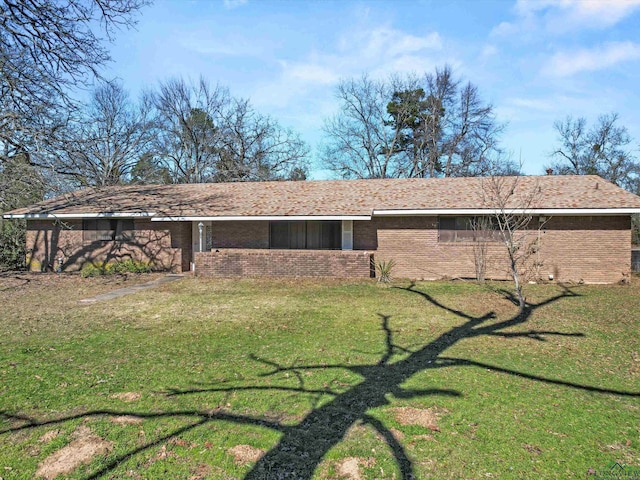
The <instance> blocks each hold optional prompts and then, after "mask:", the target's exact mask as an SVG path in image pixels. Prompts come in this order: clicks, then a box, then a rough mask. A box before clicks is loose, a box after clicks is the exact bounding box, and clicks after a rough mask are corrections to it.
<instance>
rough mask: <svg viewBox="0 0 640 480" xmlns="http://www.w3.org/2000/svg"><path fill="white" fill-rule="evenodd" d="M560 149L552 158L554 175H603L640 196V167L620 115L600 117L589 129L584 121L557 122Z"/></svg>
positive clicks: (556, 128) (556, 150)
mask: <svg viewBox="0 0 640 480" xmlns="http://www.w3.org/2000/svg"><path fill="white" fill-rule="evenodd" d="M554 128H555V130H556V132H557V133H558V143H559V145H558V146H557V148H556V149H555V150H554V151H553V153H552V154H551V157H552V158H553V159H554V163H553V164H552V165H551V168H553V170H554V172H555V173H558V174H570V175H600V176H601V177H603V178H606V179H607V180H610V181H611V182H613V183H615V184H616V185H618V186H620V187H623V188H626V189H627V190H629V191H632V192H634V193H640V163H638V159H637V158H636V156H635V155H634V154H633V153H632V151H631V149H630V148H629V146H630V144H631V142H632V140H631V136H630V135H629V132H628V131H627V128H626V127H624V126H621V125H619V124H618V114H616V113H611V114H608V115H601V116H600V117H598V121H597V122H596V123H595V124H594V125H593V126H592V127H591V128H589V127H588V126H587V121H586V120H585V119H584V118H576V119H574V118H573V117H570V116H569V117H567V118H566V119H564V120H563V121H559V122H556V123H555V124H554Z"/></svg>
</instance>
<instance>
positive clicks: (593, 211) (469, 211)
mask: <svg viewBox="0 0 640 480" xmlns="http://www.w3.org/2000/svg"><path fill="white" fill-rule="evenodd" d="M499 213H507V214H510V215H550V216H553V215H571V216H573V215H575V216H579V215H631V214H634V213H640V208H514V209H505V210H504V211H503V210H500V209H496V208H441V209H420V210H374V211H373V214H372V216H374V217H405V216H412V217H413V216H421V215H432V216H433V215H496V214H499Z"/></svg>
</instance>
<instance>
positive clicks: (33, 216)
mask: <svg viewBox="0 0 640 480" xmlns="http://www.w3.org/2000/svg"><path fill="white" fill-rule="evenodd" d="M154 215H155V212H98V213H7V214H4V215H3V216H2V218H5V219H7V220H10V219H24V220H47V219H65V220H73V219H83V218H140V217H142V218H145V217H153V216H154Z"/></svg>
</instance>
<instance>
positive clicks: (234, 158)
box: [214, 99, 308, 181]
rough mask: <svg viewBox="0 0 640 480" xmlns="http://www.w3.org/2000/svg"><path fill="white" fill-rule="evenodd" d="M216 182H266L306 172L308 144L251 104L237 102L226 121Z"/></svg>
mask: <svg viewBox="0 0 640 480" xmlns="http://www.w3.org/2000/svg"><path fill="white" fill-rule="evenodd" d="M220 141H221V149H220V150H219V159H218V161H217V164H216V173H215V177H214V178H215V180H216V181H264V180H278V179H285V178H290V177H291V176H292V175H293V176H295V175H298V174H299V173H300V171H304V168H305V165H304V160H305V158H306V155H307V153H308V148H307V146H306V144H305V143H304V142H303V141H302V140H301V139H300V136H299V135H297V134H296V133H294V132H292V131H291V130H286V129H284V128H282V127H281V126H280V125H279V124H278V122H276V121H275V120H274V119H273V118H271V117H268V116H264V115H261V114H259V113H257V112H256V111H255V110H254V109H253V107H252V106H251V104H250V103H249V101H248V100H243V99H234V100H232V101H231V105H230V107H229V109H228V112H227V114H226V115H225V118H224V124H223V128H222V134H221V140H220Z"/></svg>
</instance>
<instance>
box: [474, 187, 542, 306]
mask: <svg viewBox="0 0 640 480" xmlns="http://www.w3.org/2000/svg"><path fill="white" fill-rule="evenodd" d="M541 196H542V191H541V189H540V186H539V185H538V184H537V183H535V184H533V185H530V186H528V188H524V186H523V185H521V183H520V177H503V176H491V177H488V178H487V179H484V180H483V183H482V200H481V201H482V205H483V206H484V207H485V208H488V209H491V210H493V214H492V215H491V223H492V225H493V226H492V228H494V229H495V230H496V231H497V232H499V238H500V240H501V242H502V243H503V244H504V246H505V250H506V254H507V258H508V267H509V274H510V276H511V278H512V280H513V283H514V291H515V295H516V298H517V299H518V305H519V308H520V312H521V313H522V312H523V311H524V309H525V306H526V298H525V296H524V292H523V285H524V283H525V282H526V281H528V280H531V279H534V277H536V276H537V275H538V270H539V268H540V266H541V264H540V259H539V255H538V252H539V249H540V246H541V245H540V243H541V229H542V227H543V226H544V222H540V221H538V222H537V223H538V225H532V224H533V223H534V222H533V218H534V217H533V214H532V210H533V209H534V208H535V207H536V206H537V205H538V203H539V200H540V198H541Z"/></svg>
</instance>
